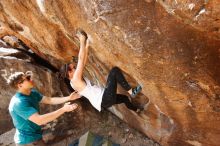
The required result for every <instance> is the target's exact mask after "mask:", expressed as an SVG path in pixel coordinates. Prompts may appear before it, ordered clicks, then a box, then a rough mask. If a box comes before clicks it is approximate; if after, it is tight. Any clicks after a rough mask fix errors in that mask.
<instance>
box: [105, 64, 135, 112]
mask: <svg viewBox="0 0 220 146" xmlns="http://www.w3.org/2000/svg"><path fill="white" fill-rule="evenodd" d="M117 83H119V84H120V85H121V86H122V87H123V88H124V89H125V90H126V91H129V90H130V89H131V86H130V85H129V84H128V82H127V81H126V79H125V77H124V76H123V74H122V72H121V70H120V69H119V68H118V67H114V68H112V69H111V71H110V73H109V75H108V79H107V84H106V88H105V91H104V94H103V97H102V107H104V108H108V107H111V106H112V105H114V104H120V103H125V105H126V106H127V108H129V109H131V110H134V111H136V110H137V107H136V106H134V105H133V104H132V103H131V102H130V100H129V98H128V97H127V96H126V95H123V94H117V93H116V92H117Z"/></svg>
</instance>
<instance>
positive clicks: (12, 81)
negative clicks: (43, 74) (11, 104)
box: [7, 72, 25, 89]
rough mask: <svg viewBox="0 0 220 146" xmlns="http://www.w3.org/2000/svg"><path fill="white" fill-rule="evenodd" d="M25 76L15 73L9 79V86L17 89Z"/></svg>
mask: <svg viewBox="0 0 220 146" xmlns="http://www.w3.org/2000/svg"><path fill="white" fill-rule="evenodd" d="M24 75H25V74H24V73H23V72H15V73H14V74H11V75H10V76H9V78H8V79H7V83H8V85H9V86H11V87H12V88H14V89H17V85H18V83H19V82H20V81H21V80H22V79H23V78H22V77H23V76H24Z"/></svg>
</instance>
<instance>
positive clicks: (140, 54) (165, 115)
mask: <svg viewBox="0 0 220 146" xmlns="http://www.w3.org/2000/svg"><path fill="white" fill-rule="evenodd" d="M0 10H1V12H0V21H1V22H0V25H1V28H0V36H1V37H3V36H5V35H13V36H16V37H17V38H19V39H20V40H22V41H23V42H24V43H25V44H26V45H27V46H28V47H30V48H31V49H32V50H33V51H34V52H35V53H36V54H38V55H39V56H41V57H42V58H44V59H47V60H48V61H50V62H51V63H52V64H53V65H54V66H56V67H60V65H61V63H63V62H68V61H70V59H71V56H73V55H74V56H75V55H77V52H78V49H77V48H78V47H77V46H78V45H79V44H78V41H77V39H76V38H75V37H74V32H75V29H76V28H78V27H81V28H83V29H84V30H85V31H86V32H87V33H88V34H89V35H90V36H91V38H92V43H91V50H90V55H89V63H88V66H87V70H88V72H89V73H90V75H91V76H92V77H93V79H94V80H96V81H98V82H100V83H101V84H103V83H104V81H105V77H106V75H107V71H108V70H109V69H110V68H111V67H112V66H119V67H120V68H121V69H122V70H123V71H124V72H125V73H127V75H128V76H127V77H128V79H129V80H130V81H134V82H133V83H135V82H136V83H137V82H138V83H141V84H142V85H143V92H142V93H143V96H142V97H141V98H142V99H141V100H144V99H145V98H146V99H147V98H149V100H150V104H149V106H148V108H147V109H146V110H145V112H144V113H142V114H140V115H137V114H134V113H131V112H130V111H129V110H127V109H126V108H125V107H124V106H117V107H116V108H112V109H111V110H112V111H113V112H114V113H115V114H116V115H118V116H119V117H120V118H122V119H123V120H124V121H126V122H128V123H129V124H130V125H131V126H132V127H134V128H136V129H138V130H140V131H141V132H143V133H144V134H146V135H147V136H149V137H151V138H153V139H155V140H156V141H158V142H159V143H161V144H162V145H175V146H176V145H184V146H185V145H194V146H203V145H204V146H207V145H210V146H217V145H219V143H220V138H219V137H220V87H219V84H220V76H219V74H220V69H219V68H220V64H219V54H220V52H219V49H220V38H219V36H220V30H219V28H220V24H219V23H220V13H219V11H220V4H219V1H218V0H213V1H208V0H207V1H200V0H199V1H198V0H191V1H186V0H183V1H179V0H174V1H170V0H165V1H162V0H157V1H154V0H139V1H136V0H126V1H117V0H105V1H104V0H99V1H97V0H80V1H79V0H65V1H62V0H57V1H55V0H36V1H34V0H30V1H22V0H17V1H14V0H7V1H6V0H5V1H0ZM54 59H57V60H59V61H60V63H57V62H55V61H54ZM141 102H144V101H141Z"/></svg>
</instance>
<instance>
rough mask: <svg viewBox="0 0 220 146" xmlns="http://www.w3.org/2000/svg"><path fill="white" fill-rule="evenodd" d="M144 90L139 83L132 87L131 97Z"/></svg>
mask: <svg viewBox="0 0 220 146" xmlns="http://www.w3.org/2000/svg"><path fill="white" fill-rule="evenodd" d="M141 90H142V87H141V85H138V86H137V87H135V88H133V89H132V94H131V97H132V98H134V97H135V96H136V95H137V94H138V93H140V92H141Z"/></svg>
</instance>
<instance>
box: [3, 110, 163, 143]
mask: <svg viewBox="0 0 220 146" xmlns="http://www.w3.org/2000/svg"><path fill="white" fill-rule="evenodd" d="M89 113H90V116H88V117H86V118H85V122H84V123H83V124H82V125H84V127H82V125H77V124H76V125H75V129H71V130H69V134H70V135H69V136H62V134H61V136H59V134H58V133H59V132H61V131H59V132H57V135H56V138H55V139H54V140H53V141H50V142H48V145H49V146H68V144H70V143H72V142H73V141H74V140H76V139H77V138H79V137H80V136H81V135H83V134H84V133H86V132H87V131H91V132H92V133H95V134H97V135H100V136H103V137H105V138H108V139H109V140H111V141H113V142H115V143H118V144H121V145H122V146H159V144H157V143H156V142H154V141H153V140H151V139H149V138H148V137H146V136H144V135H143V134H141V133H140V132H138V131H137V130H134V129H133V128H130V127H129V125H127V124H126V123H124V122H123V121H122V120H120V119H119V118H118V117H116V116H114V115H113V114H112V113H110V112H109V111H106V110H103V111H102V112H101V113H100V114H93V113H92V112H90V111H88V115H89ZM73 122H74V121H73ZM76 123H77V122H76ZM77 127H78V128H81V129H77ZM14 132H15V130H14V129H12V130H11V131H9V132H7V133H5V134H2V135H1V136H0V146H14V144H13V135H14ZM44 139H45V140H47V139H50V134H45V135H44Z"/></svg>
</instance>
